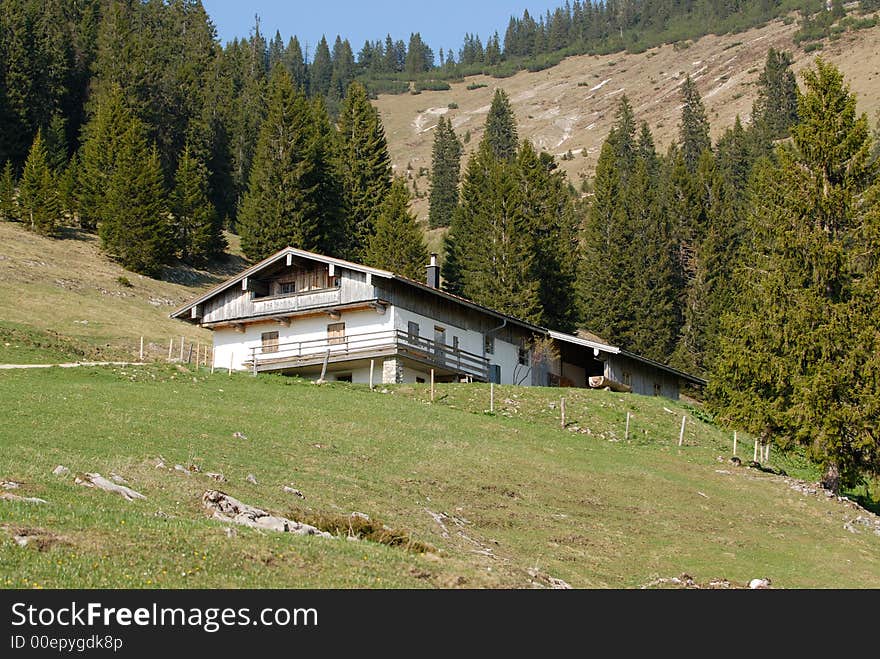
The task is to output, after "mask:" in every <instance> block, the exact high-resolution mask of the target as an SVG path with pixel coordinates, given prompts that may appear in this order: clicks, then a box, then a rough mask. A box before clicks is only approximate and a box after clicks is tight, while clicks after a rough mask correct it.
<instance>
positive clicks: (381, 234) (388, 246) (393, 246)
mask: <svg viewBox="0 0 880 659" xmlns="http://www.w3.org/2000/svg"><path fill="white" fill-rule="evenodd" d="M409 204H410V196H409V188H407V185H406V181H404V179H402V178H400V177H395V179H394V181H393V182H392V184H391V190H390V191H389V192H388V195H387V196H386V197H385V201H384V202H383V203H382V207H381V208H380V209H379V216H378V217H377V218H376V231H375V233H374V234H373V235H372V236H370V242H369V243H368V245H367V249H366V252H365V254H364V262H365V264H366V265H371V266H373V267H375V268H382V269H383V270H390V271H391V272H394V273H395V274H398V275H403V276H404V277H409V278H410V279H415V280H417V281H422V279H423V276H424V272H425V266H426V265H427V263H428V248H427V246H426V245H425V239H424V236H423V234H422V230H421V228H420V227H419V225H418V222H417V221H416V217H415V215H413V214H412V213H411V212H410V210H409Z"/></svg>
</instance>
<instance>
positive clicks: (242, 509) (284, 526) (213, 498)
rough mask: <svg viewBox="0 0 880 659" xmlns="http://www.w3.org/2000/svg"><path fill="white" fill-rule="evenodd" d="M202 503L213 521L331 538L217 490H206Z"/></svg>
mask: <svg viewBox="0 0 880 659" xmlns="http://www.w3.org/2000/svg"><path fill="white" fill-rule="evenodd" d="M202 503H203V504H204V506H205V508H207V509H208V510H210V511H212V512H213V517H214V519H219V520H221V521H224V522H234V523H236V524H241V525H243V526H250V527H252V528H256V529H266V530H269V531H279V532H282V533H295V534H296V535H318V536H321V537H322V538H332V537H333V536H332V535H330V534H329V533H326V532H324V531H321V530H320V529H318V528H316V527H314V526H310V525H309V524H303V523H301V522H295V521H293V520H292V519H287V518H286V517H277V516H275V515H271V514H269V513H268V512H266V511H265V510H261V509H260V508H254V507H253V506H249V505H247V504H246V503H242V502H241V501H239V500H238V499H234V498H233V497H231V496H229V495H228V494H225V493H224V492H220V491H218V490H208V491H207V492H205V493H204V494H203V495H202Z"/></svg>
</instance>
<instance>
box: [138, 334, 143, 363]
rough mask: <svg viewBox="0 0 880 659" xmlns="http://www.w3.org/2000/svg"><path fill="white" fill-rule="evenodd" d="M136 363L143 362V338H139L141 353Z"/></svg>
mask: <svg viewBox="0 0 880 659" xmlns="http://www.w3.org/2000/svg"><path fill="white" fill-rule="evenodd" d="M138 361H140V362H142V361H144V337H141V352H140V356H139V357H138Z"/></svg>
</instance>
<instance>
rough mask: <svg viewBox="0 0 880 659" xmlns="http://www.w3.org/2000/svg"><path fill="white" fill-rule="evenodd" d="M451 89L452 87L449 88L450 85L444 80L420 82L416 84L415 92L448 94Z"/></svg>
mask: <svg viewBox="0 0 880 659" xmlns="http://www.w3.org/2000/svg"><path fill="white" fill-rule="evenodd" d="M450 89H452V87H450V86H449V83H448V82H444V81H443V80H420V81H418V82H417V83H416V84H415V89H414V90H413V92H414V93H417V92H424V91H429V92H448V91H449V90H450Z"/></svg>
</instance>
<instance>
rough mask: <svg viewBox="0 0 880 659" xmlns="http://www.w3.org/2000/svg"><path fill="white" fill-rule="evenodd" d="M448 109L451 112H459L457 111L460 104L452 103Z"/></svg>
mask: <svg viewBox="0 0 880 659" xmlns="http://www.w3.org/2000/svg"><path fill="white" fill-rule="evenodd" d="M446 107H448V108H449V109H450V110H457V109H458V103H450V104H449V105H447V106H446Z"/></svg>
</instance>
